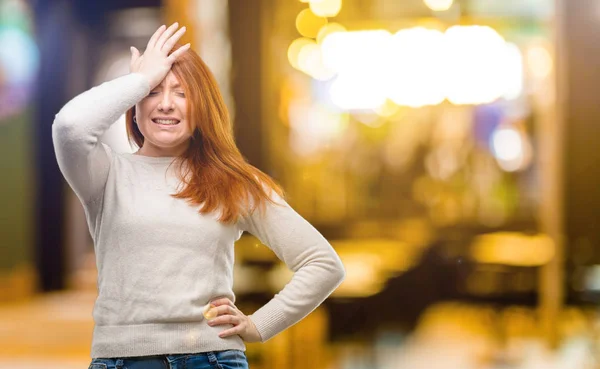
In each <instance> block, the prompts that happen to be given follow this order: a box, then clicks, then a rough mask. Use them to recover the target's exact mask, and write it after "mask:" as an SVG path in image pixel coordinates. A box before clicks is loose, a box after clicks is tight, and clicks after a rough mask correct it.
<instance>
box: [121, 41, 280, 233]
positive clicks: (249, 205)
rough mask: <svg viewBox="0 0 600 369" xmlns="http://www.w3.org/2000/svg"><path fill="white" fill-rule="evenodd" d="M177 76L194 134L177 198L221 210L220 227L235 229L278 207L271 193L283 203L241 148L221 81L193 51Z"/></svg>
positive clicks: (130, 128) (136, 139)
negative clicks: (233, 226) (258, 212)
mask: <svg viewBox="0 0 600 369" xmlns="http://www.w3.org/2000/svg"><path fill="white" fill-rule="evenodd" d="M179 46H180V45H176V46H175V47H174V48H173V50H177V48H178V47H179ZM171 71H172V72H173V74H174V75H175V76H176V77H177V79H178V80H179V83H181V85H182V87H183V89H184V92H185V96H186V97H187V106H188V108H187V117H186V118H187V120H188V122H190V124H191V125H192V127H191V128H192V132H193V133H192V138H191V142H190V145H189V148H188V149H187V151H186V152H185V153H183V154H182V155H181V156H179V157H178V158H177V159H176V160H175V162H176V163H178V164H179V165H178V168H179V170H178V171H177V173H178V176H179V179H180V180H181V181H182V184H183V188H182V189H181V190H180V191H179V192H177V193H176V194H172V195H171V196H173V197H175V198H179V199H186V200H187V202H188V203H189V204H190V205H194V206H196V205H198V206H200V205H202V206H201V208H200V209H199V211H198V212H199V213H200V214H206V213H210V212H211V211H214V210H218V209H220V210H221V215H220V216H219V221H220V222H223V223H234V222H235V221H237V219H238V217H239V216H245V215H248V214H249V213H250V212H252V211H254V209H256V207H257V206H258V207H259V208H260V210H261V211H264V206H265V204H266V203H265V202H266V201H271V202H273V200H272V198H271V196H270V193H268V192H270V190H274V191H275V192H276V193H277V194H278V195H280V196H281V197H283V196H284V191H283V189H282V188H281V187H280V186H279V185H278V184H277V183H275V181H274V180H273V179H271V177H269V176H268V175H267V174H265V173H263V172H262V171H260V170H259V169H258V168H256V167H254V166H252V165H250V164H249V163H248V162H247V160H246V159H245V158H244V157H243V155H242V154H241V153H240V151H239V149H238V148H237V146H236V144H235V139H234V135H233V127H232V124H231V121H230V118H229V113H228V111H227V107H226V105H225V102H224V100H223V97H222V96H221V92H220V90H219V87H218V85H217V81H216V79H215V77H214V76H213V74H212V72H211V71H210V69H209V68H208V66H207V65H206V64H205V63H204V62H203V61H202V59H201V58H200V56H198V54H196V52H194V51H192V49H188V50H187V51H186V52H185V53H184V54H183V55H181V56H180V57H179V58H178V59H177V61H176V62H175V63H174V64H173V66H172V67H171ZM134 112H135V107H132V108H131V109H129V110H128V111H127V113H126V125H127V137H128V138H129V141H130V142H131V143H135V144H136V145H137V146H138V147H142V145H143V144H144V136H143V135H142V133H141V132H140V130H139V129H138V127H137V125H136V124H135V123H134V122H133V115H134ZM175 162H174V163H175Z"/></svg>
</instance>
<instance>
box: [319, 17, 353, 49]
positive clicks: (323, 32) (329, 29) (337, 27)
mask: <svg viewBox="0 0 600 369" xmlns="http://www.w3.org/2000/svg"><path fill="white" fill-rule="evenodd" d="M336 32H346V27H344V26H342V25H341V24H339V23H335V22H332V23H327V24H326V25H324V26H323V27H321V29H320V30H319V33H318V34H317V43H319V44H321V43H322V42H323V40H324V39H325V37H327V36H329V35H331V34H332V33H336Z"/></svg>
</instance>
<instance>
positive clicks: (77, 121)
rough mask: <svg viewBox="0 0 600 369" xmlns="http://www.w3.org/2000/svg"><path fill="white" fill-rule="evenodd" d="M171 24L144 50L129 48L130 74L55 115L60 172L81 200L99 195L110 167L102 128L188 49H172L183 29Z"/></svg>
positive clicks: (54, 134)
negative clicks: (101, 140) (102, 141)
mask: <svg viewBox="0 0 600 369" xmlns="http://www.w3.org/2000/svg"><path fill="white" fill-rule="evenodd" d="M177 28H178V24H177V23H175V24H173V25H172V26H171V27H169V28H168V29H167V28H165V27H164V26H161V27H160V28H159V29H158V30H157V31H156V32H155V33H154V35H153V36H152V37H151V38H150V40H149V41H148V45H147V48H146V50H145V52H144V54H143V55H140V52H139V51H138V50H137V49H135V48H132V49H131V53H132V55H131V63H130V69H131V72H132V73H130V74H128V75H126V76H123V77H119V78H116V79H114V80H112V81H109V82H105V83H103V84H101V85H99V86H97V87H94V88H92V89H90V90H88V91H85V92H83V93H82V94H80V95H78V96H76V97H75V98H73V99H72V100H71V101H69V102H68V103H67V104H66V105H65V106H64V107H63V108H62V109H61V110H60V111H59V112H58V114H56V118H55V120H54V124H53V125H52V140H53V142H54V150H55V153H56V158H57V161H58V165H59V167H60V170H61V172H62V173H63V175H64V176H65V179H66V180H67V182H68V183H69V185H70V186H71V187H72V188H73V190H74V191H75V193H76V194H77V196H78V197H79V199H80V200H81V201H82V202H83V203H84V204H89V203H93V202H95V201H97V200H98V199H100V198H101V196H102V193H103V190H104V186H105V184H106V179H107V176H108V170H109V167H110V155H111V153H110V148H109V147H108V146H106V145H103V144H102V143H101V142H100V137H101V136H102V135H103V134H104V132H105V131H106V130H107V129H108V128H109V127H110V126H111V124H113V123H114V122H116V121H117V119H119V117H120V116H121V115H123V114H124V113H125V112H126V111H127V110H128V109H129V108H131V107H132V106H134V105H135V104H136V103H137V102H139V101H140V100H141V99H143V98H144V97H145V96H146V95H148V93H149V91H150V90H151V89H153V88H154V87H155V86H156V85H158V84H159V83H160V82H161V81H162V80H163V78H164V77H165V76H166V75H167V73H168V72H169V70H170V69H171V66H172V64H173V63H174V62H175V61H176V60H177V58H178V57H179V56H180V55H181V54H182V53H183V52H185V51H186V50H187V49H188V48H189V46H190V45H189V44H186V45H184V46H182V47H180V48H178V49H177V50H176V51H174V52H172V53H171V54H170V55H169V53H170V51H171V49H172V48H173V46H174V45H175V44H176V42H177V41H178V40H179V38H180V37H181V36H182V35H183V33H184V32H185V27H182V28H181V29H179V30H178V31H177V32H175V31H176V30H177Z"/></svg>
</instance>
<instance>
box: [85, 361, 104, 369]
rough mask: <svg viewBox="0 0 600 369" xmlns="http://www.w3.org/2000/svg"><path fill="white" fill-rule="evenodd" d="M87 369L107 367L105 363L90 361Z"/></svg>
mask: <svg viewBox="0 0 600 369" xmlns="http://www.w3.org/2000/svg"><path fill="white" fill-rule="evenodd" d="M88 369H108V365H106V363H102V362H98V361H95V360H92V363H91V364H90V366H89V367H88Z"/></svg>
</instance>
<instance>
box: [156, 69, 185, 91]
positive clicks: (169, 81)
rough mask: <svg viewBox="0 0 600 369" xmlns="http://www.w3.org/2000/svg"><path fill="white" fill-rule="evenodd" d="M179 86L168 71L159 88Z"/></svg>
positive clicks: (177, 81)
mask: <svg viewBox="0 0 600 369" xmlns="http://www.w3.org/2000/svg"><path fill="white" fill-rule="evenodd" d="M179 85H180V83H179V79H177V77H176V76H175V73H173V71H169V73H167V76H166V77H165V78H164V79H163V80H162V82H161V83H160V86H170V87H174V86H179Z"/></svg>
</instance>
